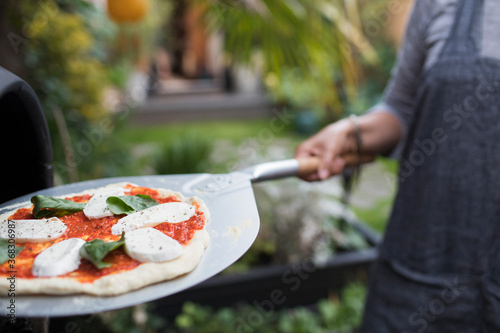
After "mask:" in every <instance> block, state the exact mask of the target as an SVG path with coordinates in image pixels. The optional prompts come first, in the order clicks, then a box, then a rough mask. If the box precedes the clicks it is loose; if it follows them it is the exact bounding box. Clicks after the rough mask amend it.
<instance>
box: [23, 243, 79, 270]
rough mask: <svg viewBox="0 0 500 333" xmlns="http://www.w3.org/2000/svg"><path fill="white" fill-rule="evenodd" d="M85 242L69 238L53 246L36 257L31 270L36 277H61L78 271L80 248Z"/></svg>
mask: <svg viewBox="0 0 500 333" xmlns="http://www.w3.org/2000/svg"><path fill="white" fill-rule="evenodd" d="M83 244H85V241H84V240H83V239H80V238H69V239H66V240H63V241H62V242H59V243H57V244H54V245H52V246H51V247H49V248H47V249H45V250H44V251H42V252H41V253H40V254H39V255H37V256H36V258H35V261H34V262H33V268H32V269H31V271H32V273H33V275H35V276H59V275H63V274H66V273H69V272H72V271H74V270H76V269H78V266H80V260H81V257H80V248H81V247H82V246H83Z"/></svg>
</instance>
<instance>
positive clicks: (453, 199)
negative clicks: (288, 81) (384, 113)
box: [361, 0, 500, 333]
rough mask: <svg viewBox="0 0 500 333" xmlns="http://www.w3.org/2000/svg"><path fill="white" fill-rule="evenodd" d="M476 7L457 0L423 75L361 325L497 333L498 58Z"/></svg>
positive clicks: (499, 290) (472, 2)
mask: <svg viewBox="0 0 500 333" xmlns="http://www.w3.org/2000/svg"><path fill="white" fill-rule="evenodd" d="M482 4H483V1H478V0H459V1H458V8H457V14H456V17H455V22H454V27H453V29H452V32H451V33H450V36H449V37H448V40H447V41H446V44H445V46H444V48H443V51H442V53H441V54H440V56H439V59H438V60H437V62H436V63H435V64H434V65H433V66H432V67H431V68H430V69H429V70H427V71H426V72H425V73H423V75H422V76H421V78H420V85H419V90H418V91H417V98H416V103H415V116H414V118H413V120H412V124H411V126H410V130H409V133H408V138H407V142H406V145H405V148H404V151H403V154H402V159H401V161H400V162H401V163H400V170H399V190H398V194H397V196H396V200H395V204H394V210H393V212H392V215H391V219H390V222H389V225H388V227H387V232H386V235H385V238H384V243H383V244H382V246H381V249H380V258H379V260H378V261H377V262H376V264H375V265H374V268H373V271H372V273H373V274H372V275H371V280H370V289H369V295H368V300H367V304H366V309H365V316H364V320H363V325H362V328H361V332H370V333H374V332H454V333H455V332H460V333H461V332H500V149H499V143H500V63H499V61H497V60H493V59H487V58H482V57H481V56H480V55H479V51H478V46H477V45H478V43H479V41H480V36H479V34H480V31H481V29H480V24H481V15H482V8H483V6H482ZM498 33H499V35H498V36H488V37H489V38H500V31H499V32H498Z"/></svg>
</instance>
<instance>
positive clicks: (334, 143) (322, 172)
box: [295, 122, 349, 181]
mask: <svg viewBox="0 0 500 333" xmlns="http://www.w3.org/2000/svg"><path fill="white" fill-rule="evenodd" d="M348 129H349V128H348V127H347V126H346V125H345V123H342V122H337V123H335V124H332V125H330V126H328V127H326V128H324V129H323V130H322V131H320V132H319V133H318V134H316V135H314V136H313V137H311V138H310V139H308V140H306V141H304V142H303V143H302V144H301V145H299V147H298V148H297V151H296V153H295V158H302V157H309V156H317V157H319V158H320V160H321V162H320V165H319V167H318V170H317V171H316V172H314V173H312V174H310V175H308V176H302V177H301V178H302V179H304V180H307V181H316V180H324V179H327V178H329V177H331V176H333V175H336V174H339V173H341V172H342V170H343V168H344V166H345V161H344V160H343V159H342V158H341V157H340V156H341V154H342V153H346V152H347V150H348V144H347V143H348V136H349V132H348ZM344 150H346V151H344Z"/></svg>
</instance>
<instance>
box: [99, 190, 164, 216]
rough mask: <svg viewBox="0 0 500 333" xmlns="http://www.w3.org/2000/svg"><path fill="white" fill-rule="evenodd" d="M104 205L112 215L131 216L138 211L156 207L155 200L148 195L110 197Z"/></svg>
mask: <svg viewBox="0 0 500 333" xmlns="http://www.w3.org/2000/svg"><path fill="white" fill-rule="evenodd" d="M106 204H107V205H108V208H109V210H111V212H113V214H116V215H120V214H127V215H129V214H132V213H135V212H138V211H140V210H143V209H146V208H149V207H153V206H156V205H158V202H156V200H155V199H153V198H151V197H150V196H149V195H145V194H137V195H134V196H132V195H125V196H119V197H115V196H111V197H109V198H107V199H106Z"/></svg>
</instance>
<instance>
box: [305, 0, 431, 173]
mask: <svg viewBox="0 0 500 333" xmlns="http://www.w3.org/2000/svg"><path fill="white" fill-rule="evenodd" d="M430 4H433V1H432V0H420V1H416V2H415V5H414V8H413V10H412V14H411V16H410V20H409V22H408V26H407V29H406V34H405V39H404V42H403V45H402V47H401V49H400V50H399V53H398V60H397V63H396V65H395V67H394V69H393V75H392V77H391V80H390V82H389V83H388V85H387V87H386V88H385V92H384V98H383V101H382V102H381V103H379V104H378V105H377V106H375V107H374V108H373V109H372V110H371V111H372V112H369V113H367V114H366V115H364V116H361V117H359V118H358V119H357V123H358V126H359V129H360V134H361V141H362V143H363V144H362V147H361V151H360V153H366V154H380V153H389V152H392V151H393V150H394V149H395V148H396V147H398V148H400V147H399V146H398V144H400V143H401V142H402V141H403V140H404V138H405V135H406V132H407V127H408V124H409V123H410V120H411V118H412V116H413V102H414V99H415V94H416V91H417V89H418V81H419V77H420V74H421V71H422V70H423V67H424V63H425V61H426V56H427V48H428V43H427V41H426V36H427V28H428V25H429V22H430V20H431V18H430V17H433V16H434V14H433V15H429V8H434V7H433V6H429V5H430ZM354 133H355V127H354V125H353V123H352V121H351V120H349V119H342V120H340V121H338V122H336V123H333V124H331V125H329V126H327V127H325V128H324V129H323V130H322V131H320V132H319V133H318V134H316V135H315V136H313V137H311V138H310V139H308V140H306V141H305V142H303V143H302V144H301V145H300V146H299V147H298V149H297V152H296V155H295V156H296V157H297V158H300V157H307V156H317V157H319V158H320V159H321V165H320V168H319V170H318V172H317V173H315V174H313V175H310V176H308V177H306V178H305V179H306V180H309V181H312V180H319V179H326V178H328V177H329V176H332V175H335V174H338V173H340V172H341V171H342V169H343V167H344V161H343V160H342V159H341V158H340V156H341V155H343V154H346V153H353V152H355V151H356V140H355V134H354ZM396 150H397V149H396Z"/></svg>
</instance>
